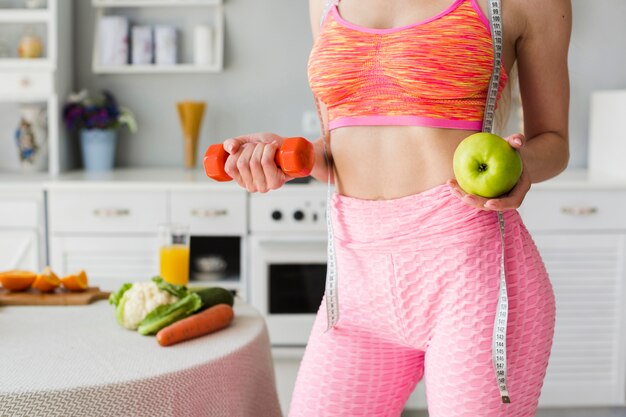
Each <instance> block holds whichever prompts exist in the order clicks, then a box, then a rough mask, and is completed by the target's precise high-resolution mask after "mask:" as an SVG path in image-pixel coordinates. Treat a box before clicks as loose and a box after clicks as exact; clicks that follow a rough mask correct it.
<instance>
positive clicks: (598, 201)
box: [520, 189, 626, 230]
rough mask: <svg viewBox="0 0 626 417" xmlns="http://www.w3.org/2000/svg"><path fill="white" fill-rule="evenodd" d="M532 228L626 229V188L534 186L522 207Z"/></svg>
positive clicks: (523, 215) (522, 214)
mask: <svg viewBox="0 0 626 417" xmlns="http://www.w3.org/2000/svg"><path fill="white" fill-rule="evenodd" d="M520 215H521V217H522V219H523V221H524V224H525V225H526V227H527V228H528V229H534V230H600V229H604V230H618V229H622V230H623V229H626V193H624V192H623V191H622V190H536V189H531V191H529V193H528V194H526V197H525V198H524V201H523V202H522V205H521V207H520Z"/></svg>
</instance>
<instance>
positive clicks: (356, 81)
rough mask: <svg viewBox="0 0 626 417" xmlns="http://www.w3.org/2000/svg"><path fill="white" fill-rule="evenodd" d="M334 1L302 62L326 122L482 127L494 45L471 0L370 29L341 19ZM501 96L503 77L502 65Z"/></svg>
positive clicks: (336, 124) (485, 21) (336, 125)
mask: <svg viewBox="0 0 626 417" xmlns="http://www.w3.org/2000/svg"><path fill="white" fill-rule="evenodd" d="M338 2H339V1H338V0H335V1H333V3H332V4H331V6H330V9H329V10H328V12H325V14H324V16H323V17H322V19H323V21H322V25H321V28H320V34H319V37H318V38H317V39H316V41H315V44H314V45H313V48H312V50H311V53H310V55H309V61H308V79H309V85H310V87H311V89H312V91H313V93H314V94H315V96H316V97H317V98H318V99H320V100H321V101H322V102H323V103H324V104H325V105H326V107H327V108H328V120H329V123H328V128H329V129H330V130H332V129H336V128H339V127H344V126H364V125H366V126H367V125H369V126H371V125H406V126H428V127H441V128H452V129H465V130H481V129H482V124H483V115H484V110H485V102H486V100H487V92H488V89H489V80H490V77H491V73H492V68H493V44H492V39H491V28H490V25H489V20H488V19H487V17H485V15H484V14H483V12H482V10H481V9H480V7H479V6H478V4H477V3H476V0H454V2H453V3H452V4H451V5H450V6H449V7H448V8H447V9H446V10H444V11H442V12H441V13H439V14H437V15H436V16H433V17H431V18H428V19H426V20H422V21H420V22H417V23H414V24H410V25H406V26H401V27H396V28H391V29H372V28H366V27H362V26H358V25H356V24H353V23H350V22H348V21H346V20H344V19H343V18H342V17H341V15H340V12H339V9H338ZM500 67H501V69H500V71H501V77H500V84H499V88H498V96H497V97H498V98H500V96H501V93H502V90H503V88H504V87H505V85H506V83H507V81H508V75H507V74H506V70H505V68H504V64H501V66H500Z"/></svg>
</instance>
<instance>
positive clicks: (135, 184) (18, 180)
mask: <svg viewBox="0 0 626 417" xmlns="http://www.w3.org/2000/svg"><path fill="white" fill-rule="evenodd" d="M25 187H26V188H31V189H63V188H71V189H77V188H88V189H94V188H99V189H112V188H114V189H120V188H126V189H164V188H168V189H175V190H189V189H198V188H202V189H207V190H215V191H219V190H224V191H235V190H242V191H245V190H243V189H242V188H241V187H239V185H238V184H237V183H236V182H234V181H228V182H218V181H213V180H210V179H209V178H207V177H206V176H205V174H204V171H202V170H200V169H195V170H187V169H182V168H121V169H115V170H113V171H110V172H95V173H91V172H86V171H82V170H78V171H70V172H66V173H63V174H61V175H59V176H49V175H46V174H36V173H33V174H31V173H27V174H19V173H1V174H0V189H24V188H25ZM293 187H297V188H298V189H303V188H305V189H311V190H323V189H325V188H326V183H325V182H321V181H318V180H316V179H312V180H311V181H310V182H309V183H306V184H297V183H293V182H288V183H286V184H285V185H284V186H283V187H282V188H280V189H278V190H272V191H271V192H272V193H280V192H281V190H283V189H284V190H285V191H287V192H289V190H292V189H293ZM333 188H334V186H333V185H332V184H331V189H333ZM532 188H537V189H551V188H559V189H564V188H565V189H581V190H583V189H591V188H594V189H624V188H626V178H612V177H608V176H605V175H593V174H592V173H589V172H588V171H587V170H586V169H584V168H583V169H567V170H565V171H563V172H562V173H561V174H559V175H558V176H556V177H554V178H551V179H549V180H547V181H543V182H540V183H535V184H533V185H532Z"/></svg>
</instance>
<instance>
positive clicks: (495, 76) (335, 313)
mask: <svg viewBox="0 0 626 417" xmlns="http://www.w3.org/2000/svg"><path fill="white" fill-rule="evenodd" d="M335 1H336V0H327V2H326V5H325V7H324V10H323V12H322V17H321V19H320V26H321V25H322V23H323V21H324V17H325V16H326V13H328V10H329V8H330V6H331V5H332V4H333V3H334V2H335ZM488 10H489V22H490V27H491V38H492V40H493V54H494V59H493V68H492V73H491V79H490V81H489V90H488V93H487V103H486V106H485V114H484V118H483V132H489V133H491V132H492V129H493V119H494V116H495V107H496V101H497V97H498V90H499V86H500V66H501V63H502V50H503V47H502V44H503V32H502V19H501V13H500V11H501V10H500V0H489V8H488ZM315 104H316V107H317V115H318V117H319V120H320V124H321V129H322V134H323V139H324V140H323V142H324V158H325V160H326V166H327V167H328V187H327V193H326V224H327V230H328V261H327V268H326V287H325V296H326V314H327V323H328V324H327V327H326V331H328V330H330V329H331V328H332V327H334V326H335V324H336V323H337V321H338V320H339V301H338V296H337V257H336V253H335V240H334V231H333V223H332V219H331V213H330V211H331V206H330V200H331V194H330V175H331V171H333V169H332V168H331V166H330V160H329V158H328V153H327V150H326V141H327V140H328V141H329V143H330V132H329V130H328V129H327V128H326V124H325V123H324V119H323V117H322V111H321V109H320V105H319V99H318V98H317V97H315ZM497 215H498V225H499V227H500V236H501V239H502V245H501V247H502V254H501V257H500V289H499V292H498V303H497V308H496V315H495V321H494V326H493V335H492V345H491V350H492V361H493V366H494V370H495V372H496V381H497V383H498V389H499V390H500V397H501V399H502V402H503V403H510V402H511V398H510V397H509V392H508V390H507V387H506V325H507V317H508V310H509V303H508V297H507V292H506V277H505V273H504V217H503V215H502V212H501V211H498V212H497Z"/></svg>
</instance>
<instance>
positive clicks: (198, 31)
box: [193, 25, 213, 65]
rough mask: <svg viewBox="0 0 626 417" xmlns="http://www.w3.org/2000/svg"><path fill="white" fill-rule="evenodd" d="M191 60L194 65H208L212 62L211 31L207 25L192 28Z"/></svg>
mask: <svg viewBox="0 0 626 417" xmlns="http://www.w3.org/2000/svg"><path fill="white" fill-rule="evenodd" d="M193 50H194V54H193V60H194V63H195V64H196V65H210V64H211V61H212V60H213V59H212V58H213V29H212V28H211V26H208V25H198V26H196V27H195V28H194V44H193Z"/></svg>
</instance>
